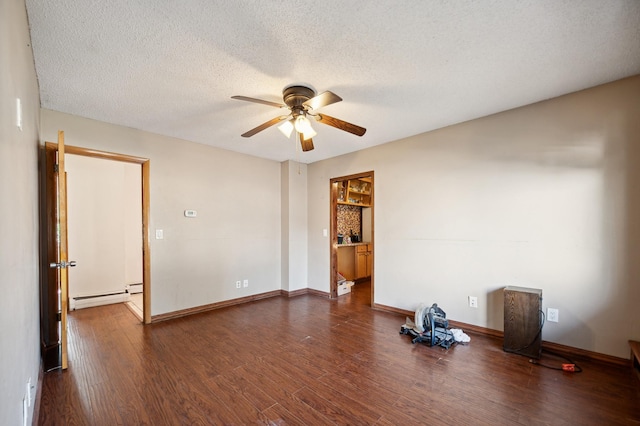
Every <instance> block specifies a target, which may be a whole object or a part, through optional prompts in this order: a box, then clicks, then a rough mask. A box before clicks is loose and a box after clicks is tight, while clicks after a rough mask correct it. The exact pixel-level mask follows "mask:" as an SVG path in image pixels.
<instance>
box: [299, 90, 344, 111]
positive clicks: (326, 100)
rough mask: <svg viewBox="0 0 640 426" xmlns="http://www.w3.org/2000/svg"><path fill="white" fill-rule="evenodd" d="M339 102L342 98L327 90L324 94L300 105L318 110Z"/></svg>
mask: <svg viewBox="0 0 640 426" xmlns="http://www.w3.org/2000/svg"><path fill="white" fill-rule="evenodd" d="M341 100H342V98H341V97H340V96H338V95H336V94H335V93H333V92H330V91H328V90H327V91H326V92H322V93H320V94H319V95H318V96H314V97H313V98H311V99H308V100H306V101H305V102H303V103H302V105H304V106H306V107H309V108H311V109H318V108H322V107H323V106H327V105H331V104H335V103H336V102H340V101H341Z"/></svg>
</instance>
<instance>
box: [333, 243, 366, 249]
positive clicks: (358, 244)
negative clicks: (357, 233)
mask: <svg viewBox="0 0 640 426" xmlns="http://www.w3.org/2000/svg"><path fill="white" fill-rule="evenodd" d="M367 244H371V243H367V242H362V243H350V244H338V248H340V247H355V246H366V245H367Z"/></svg>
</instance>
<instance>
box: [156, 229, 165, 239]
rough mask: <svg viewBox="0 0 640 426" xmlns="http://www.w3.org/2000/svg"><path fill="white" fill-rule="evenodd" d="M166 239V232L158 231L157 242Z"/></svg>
mask: <svg viewBox="0 0 640 426" xmlns="http://www.w3.org/2000/svg"><path fill="white" fill-rule="evenodd" d="M163 238H164V231H163V230H162V229H156V240H162V239H163Z"/></svg>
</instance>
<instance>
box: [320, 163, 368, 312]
mask: <svg viewBox="0 0 640 426" xmlns="http://www.w3.org/2000/svg"><path fill="white" fill-rule="evenodd" d="M330 190H331V255H330V259H331V261H330V287H329V288H330V297H331V298H336V297H338V281H339V280H342V279H345V280H347V281H348V282H353V283H354V285H355V286H357V285H358V283H367V284H368V283H369V282H370V284H371V291H370V300H369V306H373V301H374V294H375V285H374V229H375V226H374V172H373V171H368V172H363V173H357V174H354V175H349V176H342V177H337V178H333V179H331V180H330Z"/></svg>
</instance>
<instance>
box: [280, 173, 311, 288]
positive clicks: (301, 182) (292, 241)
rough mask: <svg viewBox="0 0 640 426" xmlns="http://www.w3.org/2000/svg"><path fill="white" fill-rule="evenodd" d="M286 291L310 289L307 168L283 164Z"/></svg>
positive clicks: (283, 234) (284, 277)
mask: <svg viewBox="0 0 640 426" xmlns="http://www.w3.org/2000/svg"><path fill="white" fill-rule="evenodd" d="M281 194H282V198H281V201H282V206H281V209H280V210H281V212H282V216H281V218H280V221H281V224H282V225H281V226H282V265H281V268H282V289H283V290H287V291H295V290H299V289H303V288H307V165H306V164H300V163H297V162H294V161H284V162H282V163H281Z"/></svg>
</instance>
